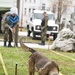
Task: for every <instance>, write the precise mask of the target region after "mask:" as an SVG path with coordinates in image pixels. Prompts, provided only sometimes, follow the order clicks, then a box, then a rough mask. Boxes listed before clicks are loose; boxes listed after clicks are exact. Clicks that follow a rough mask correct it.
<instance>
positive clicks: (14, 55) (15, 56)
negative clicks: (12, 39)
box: [0, 29, 75, 75]
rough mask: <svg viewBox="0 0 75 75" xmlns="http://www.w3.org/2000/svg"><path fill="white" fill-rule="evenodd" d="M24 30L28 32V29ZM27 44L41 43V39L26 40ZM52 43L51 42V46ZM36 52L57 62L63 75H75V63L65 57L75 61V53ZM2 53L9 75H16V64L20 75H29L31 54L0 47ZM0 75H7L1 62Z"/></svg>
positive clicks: (44, 50) (40, 50)
mask: <svg viewBox="0 0 75 75" xmlns="http://www.w3.org/2000/svg"><path fill="white" fill-rule="evenodd" d="M22 30H23V31H26V29H22ZM1 38H3V36H0V39H1ZM26 42H31V43H40V38H37V40H36V39H35V40H33V39H31V38H30V37H29V38H26ZM51 43H52V41H50V44H51ZM46 44H48V40H46ZM36 50H37V51H39V52H41V53H42V54H43V55H44V56H46V57H47V58H49V59H50V60H55V61H56V62H57V63H58V65H59V68H60V72H61V73H63V75H75V61H73V60H71V59H70V58H66V57H64V56H65V55H66V56H69V57H71V58H73V59H75V53H69V52H58V51H57V50H56V51H55V52H58V53H61V54H63V55H64V56H59V55H57V54H55V53H53V52H52V51H50V50H47V49H36ZM0 52H1V53H2V56H3V59H4V63H5V65H6V68H7V72H8V75H15V65H16V63H18V75H28V57H29V55H30V54H31V53H29V52H24V51H23V50H22V49H21V48H8V47H7V48H6V47H0ZM0 75H5V74H4V70H3V68H2V64H1V62H0Z"/></svg>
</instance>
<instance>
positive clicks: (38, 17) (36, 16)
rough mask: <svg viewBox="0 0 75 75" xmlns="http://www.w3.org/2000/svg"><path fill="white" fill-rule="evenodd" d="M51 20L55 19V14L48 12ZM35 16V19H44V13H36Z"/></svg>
mask: <svg viewBox="0 0 75 75" xmlns="http://www.w3.org/2000/svg"><path fill="white" fill-rule="evenodd" d="M47 16H48V18H49V20H54V15H53V14H47ZM34 18H35V19H42V18H43V13H34Z"/></svg>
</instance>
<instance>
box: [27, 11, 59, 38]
mask: <svg viewBox="0 0 75 75" xmlns="http://www.w3.org/2000/svg"><path fill="white" fill-rule="evenodd" d="M43 12H44V11H43V10H34V13H33V16H32V19H30V20H29V21H28V23H27V29H28V31H29V30H30V31H32V37H33V38H35V37H36V35H40V33H41V21H42V17H43ZM46 13H47V15H48V18H49V20H48V29H47V37H48V35H52V36H53V39H55V38H56V37H57V34H58V31H59V25H57V24H55V17H54V14H53V13H52V12H51V11H46Z"/></svg>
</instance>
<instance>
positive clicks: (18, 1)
mask: <svg viewBox="0 0 75 75" xmlns="http://www.w3.org/2000/svg"><path fill="white" fill-rule="evenodd" d="M17 8H18V14H19V10H20V0H17Z"/></svg>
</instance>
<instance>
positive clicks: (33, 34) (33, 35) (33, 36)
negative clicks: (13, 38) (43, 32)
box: [32, 31, 36, 39]
mask: <svg viewBox="0 0 75 75" xmlns="http://www.w3.org/2000/svg"><path fill="white" fill-rule="evenodd" d="M35 37H36V35H35V32H34V31H33V32H32V39H35Z"/></svg>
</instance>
